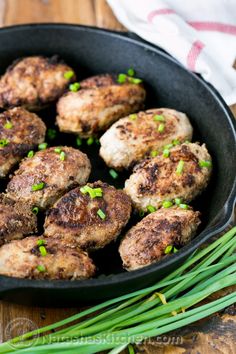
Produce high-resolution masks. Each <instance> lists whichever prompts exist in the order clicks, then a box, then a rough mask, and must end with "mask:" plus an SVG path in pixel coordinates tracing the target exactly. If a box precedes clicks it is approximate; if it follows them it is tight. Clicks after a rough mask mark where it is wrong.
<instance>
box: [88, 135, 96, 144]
mask: <svg viewBox="0 0 236 354" xmlns="http://www.w3.org/2000/svg"><path fill="white" fill-rule="evenodd" d="M93 143H94V138H93V137H92V136H90V138H88V139H87V145H92V144H93Z"/></svg>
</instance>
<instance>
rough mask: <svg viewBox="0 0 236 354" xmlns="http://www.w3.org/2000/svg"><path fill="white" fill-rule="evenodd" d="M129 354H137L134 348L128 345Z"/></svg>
mask: <svg viewBox="0 0 236 354" xmlns="http://www.w3.org/2000/svg"><path fill="white" fill-rule="evenodd" d="M128 351H129V354H135V351H134V348H133V346H132V345H131V344H129V345H128Z"/></svg>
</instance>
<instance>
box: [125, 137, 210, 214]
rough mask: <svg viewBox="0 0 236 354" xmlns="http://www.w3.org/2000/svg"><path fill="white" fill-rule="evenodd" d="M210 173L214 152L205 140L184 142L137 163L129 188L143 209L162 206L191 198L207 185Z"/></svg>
mask: <svg viewBox="0 0 236 354" xmlns="http://www.w3.org/2000/svg"><path fill="white" fill-rule="evenodd" d="M202 164H203V165H202ZM210 175H211V156H210V155H209V153H208V151H207V148H206V146H205V144H203V145H199V144H196V143H188V144H182V145H178V146H176V147H174V148H172V149H170V151H169V155H168V156H165V155H164V153H161V154H160V155H158V156H156V157H154V158H152V159H146V160H144V161H143V162H141V163H140V164H139V165H137V166H136V167H135V168H134V172H133V174H132V175H131V176H130V178H129V179H128V180H127V181H126V182H125V191H126V193H127V194H128V195H129V196H130V197H131V199H132V201H133V205H134V206H135V208H137V209H139V210H142V209H143V210H146V209H147V206H148V205H152V206H154V207H156V208H160V207H161V206H162V203H163V202H164V201H165V200H173V199H175V198H181V199H182V200H183V201H184V202H190V201H191V200H193V199H194V198H195V197H196V196H197V195H198V194H200V193H201V192H202V190H203V189H204V188H206V186H207V184H208V182H209V179H210Z"/></svg>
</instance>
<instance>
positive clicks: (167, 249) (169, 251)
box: [164, 245, 173, 254]
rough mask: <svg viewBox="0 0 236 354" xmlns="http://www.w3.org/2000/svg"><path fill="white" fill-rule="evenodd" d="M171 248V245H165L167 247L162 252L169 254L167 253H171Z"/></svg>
mask: <svg viewBox="0 0 236 354" xmlns="http://www.w3.org/2000/svg"><path fill="white" fill-rule="evenodd" d="M172 248H173V246H172V245H169V246H167V247H166V248H165V251H164V253H165V254H169V253H171V251H172Z"/></svg>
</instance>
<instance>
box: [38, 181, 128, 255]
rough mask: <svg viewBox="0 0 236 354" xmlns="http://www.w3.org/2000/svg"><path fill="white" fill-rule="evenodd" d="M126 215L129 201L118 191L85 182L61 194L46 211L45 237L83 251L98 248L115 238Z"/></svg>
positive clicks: (123, 224) (101, 184)
mask: <svg viewBox="0 0 236 354" xmlns="http://www.w3.org/2000/svg"><path fill="white" fill-rule="evenodd" d="M86 190H87V191H88V192H86ZM130 214H131V202H130V199H129V197H128V196H127V195H126V194H125V193H124V192H123V191H122V190H117V189H115V188H114V187H112V186H109V185H108V184H106V183H103V182H101V181H98V182H95V183H89V184H88V185H87V186H85V187H83V188H82V189H81V188H76V189H73V190H72V191H70V192H69V193H67V194H66V195H64V196H63V197H62V198H61V199H59V200H58V201H57V202H56V204H55V205H54V206H53V208H52V209H50V210H49V211H48V212H47V217H46V220H45V225H44V227H45V236H46V237H57V238H60V239H61V243H63V244H65V245H77V246H79V247H81V248H83V249H89V250H92V249H98V248H102V247H104V246H105V245H107V244H108V243H110V242H111V241H113V240H115V239H116V238H117V236H118V235H119V234H120V232H121V230H122V228H123V227H124V226H125V225H126V223H127V222H128V220H129V218H130Z"/></svg>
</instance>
